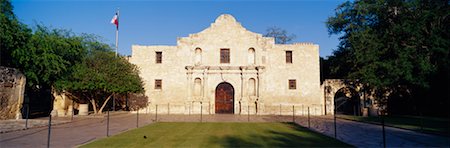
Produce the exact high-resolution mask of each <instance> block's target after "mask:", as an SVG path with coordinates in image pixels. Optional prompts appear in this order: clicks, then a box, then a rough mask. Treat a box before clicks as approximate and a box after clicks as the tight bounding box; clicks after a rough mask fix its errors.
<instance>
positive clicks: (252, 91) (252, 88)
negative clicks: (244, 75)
mask: <svg viewBox="0 0 450 148" xmlns="http://www.w3.org/2000/svg"><path fill="white" fill-rule="evenodd" d="M248 95H249V96H256V81H255V79H253V78H250V79H249V80H248Z"/></svg>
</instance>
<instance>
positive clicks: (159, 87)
mask: <svg viewBox="0 0 450 148" xmlns="http://www.w3.org/2000/svg"><path fill="white" fill-rule="evenodd" d="M161 88H162V80H161V79H156V80H155V89H161Z"/></svg>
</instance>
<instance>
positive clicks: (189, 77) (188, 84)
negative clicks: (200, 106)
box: [185, 66, 192, 112]
mask: <svg viewBox="0 0 450 148" xmlns="http://www.w3.org/2000/svg"><path fill="white" fill-rule="evenodd" d="M191 85H192V67H190V66H186V87H187V88H186V89H187V91H188V92H187V100H186V102H188V104H189V102H191V101H192V91H191ZM187 109H188V110H187V111H186V110H185V112H189V109H190V106H188V107H187Z"/></svg>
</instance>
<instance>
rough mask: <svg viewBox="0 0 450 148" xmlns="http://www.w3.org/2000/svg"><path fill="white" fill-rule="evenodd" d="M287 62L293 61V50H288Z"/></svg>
mask: <svg viewBox="0 0 450 148" xmlns="http://www.w3.org/2000/svg"><path fill="white" fill-rule="evenodd" d="M286 63H292V51H286Z"/></svg>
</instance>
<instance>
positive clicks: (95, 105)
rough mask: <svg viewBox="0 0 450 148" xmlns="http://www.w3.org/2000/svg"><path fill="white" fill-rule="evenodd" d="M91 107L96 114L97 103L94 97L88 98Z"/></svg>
mask: <svg viewBox="0 0 450 148" xmlns="http://www.w3.org/2000/svg"><path fill="white" fill-rule="evenodd" d="M90 100H91V104H92V108H93V109H94V114H97V104H95V99H90Z"/></svg>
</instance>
